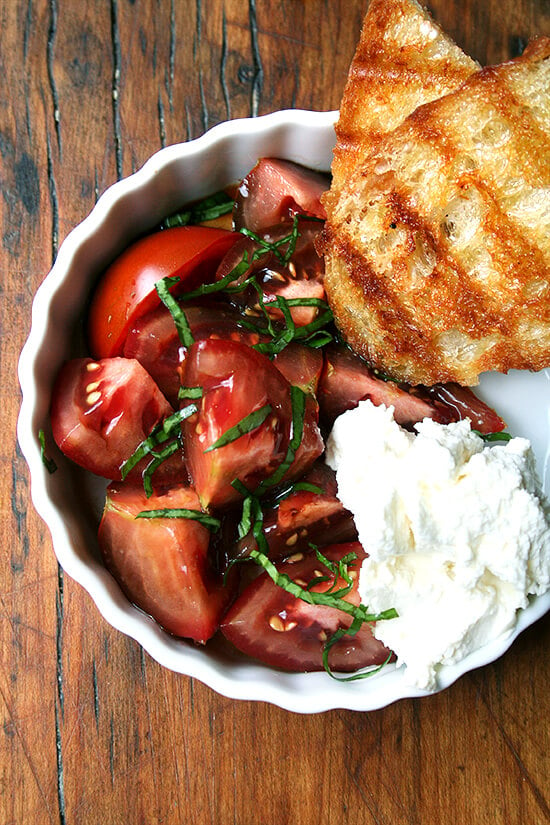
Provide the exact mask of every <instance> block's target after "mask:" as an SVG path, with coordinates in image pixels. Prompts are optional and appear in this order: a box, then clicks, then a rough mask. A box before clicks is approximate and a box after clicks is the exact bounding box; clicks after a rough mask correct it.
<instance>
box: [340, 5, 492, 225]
mask: <svg viewBox="0 0 550 825" xmlns="http://www.w3.org/2000/svg"><path fill="white" fill-rule="evenodd" d="M478 68H479V66H478V65H477V63H475V61H473V60H472V59H471V58H469V57H468V56H467V55H465V54H464V52H463V51H461V49H459V47H458V46H456V45H455V44H454V43H453V42H452V41H451V40H450V39H449V38H448V37H447V35H446V34H445V33H444V32H443V31H442V30H441V29H440V28H439V26H438V25H437V24H436V23H435V22H434V21H433V20H432V19H431V17H430V16H429V14H428V13H427V12H426V11H425V10H424V9H423V8H422V6H420V5H419V4H418V3H417V2H416V0H371V3H370V5H369V8H368V11H367V14H366V16H365V20H364V22H363V28H362V31H361V36H360V39H359V43H358V46H357V50H356V52H355V57H354V58H353V62H352V64H351V67H350V71H349V76H348V81H347V84H346V88H345V90H344V95H343V98H342V104H341V106H340V117H339V120H338V123H337V124H336V137H337V142H336V148H335V150H334V161H333V165H332V175H333V183H332V187H331V192H330V194H329V195H328V197H327V201H326V204H325V205H326V206H327V208H328V209H330V208H331V204H332V203H333V202H335V201H336V200H337V199H338V196H339V193H340V191H341V188H342V186H345V183H346V181H347V179H348V177H349V175H350V173H351V172H352V171H353V169H354V168H355V165H356V164H357V162H358V161H359V159H360V158H361V156H362V155H364V154H365V152H366V151H367V149H368V147H369V145H370V143H371V141H372V140H373V139H376V138H378V137H380V135H382V134H384V133H386V132H390V131H391V130H392V129H395V127H396V126H398V125H399V124H400V123H401V122H402V121H403V120H404V118H405V117H406V116H407V115H408V114H410V113H411V112H412V111H413V110H414V109H416V107H417V106H419V105H420V104H422V103H428V102H429V101H430V100H435V99H436V98H438V97H441V96H442V95H444V94H446V93H447V92H451V91H453V90H454V89H456V88H458V86H459V85H460V84H461V83H462V82H463V81H464V80H466V78H467V77H468V76H469V75H471V74H472V73H473V72H475V71H476V70H477V69H478Z"/></svg>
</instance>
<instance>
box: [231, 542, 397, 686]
mask: <svg viewBox="0 0 550 825" xmlns="http://www.w3.org/2000/svg"><path fill="white" fill-rule="evenodd" d="M322 552H323V555H324V556H326V557H327V558H328V559H330V560H331V561H333V562H338V561H339V560H340V559H341V558H343V556H344V555H346V554H347V553H350V552H354V553H356V554H357V561H356V562H353V563H352V564H351V565H350V567H349V568H348V569H349V570H350V571H352V575H354V576H355V577H356V576H357V574H358V571H359V565H360V563H361V561H362V560H363V559H364V558H365V552H364V550H363V548H362V547H361V545H360V544H358V543H352V544H335V545H332V546H330V547H325V548H323V550H322ZM300 555H302V554H300ZM278 570H279V572H281V573H286V574H287V575H288V576H289V577H290V578H291V579H292V580H293V581H295V582H297V583H298V584H300V585H301V586H302V587H303V588H304V589H305V588H306V587H307V585H308V584H309V583H310V582H311V581H312V580H313V579H314V578H315V577H316V576H318V575H319V573H321V575H322V576H325V575H326V576H328V577H329V581H327V582H323V583H321V584H318V585H315V586H313V587H312V588H311V590H312V591H313V592H324V591H325V590H328V589H329V588H330V587H331V585H332V584H333V582H334V576H333V575H332V574H331V573H330V572H329V570H328V568H326V567H325V566H324V565H322V564H321V563H320V562H319V561H318V559H317V557H316V555H315V554H314V553H313V554H310V555H308V556H302V558H301V559H299V560H298V561H296V562H286V563H285V564H282V565H280V566H279V567H278ZM336 586H337V588H339V587H344V586H345V581H344V580H343V579H339V580H338V583H337V585H336ZM345 598H346V600H347V601H349V602H351V603H352V604H355V605H357V604H359V594H358V592H357V579H356V580H355V583H354V586H353V588H352V590H350V592H349V593H348V594H347V595H346V597H345ZM350 624H351V617H350V616H349V615H348V614H347V613H343V612H342V611H341V610H338V609H337V608H333V607H324V606H319V605H310V604H307V603H306V602H304V601H302V600H301V599H297V598H295V597H294V596H292V595H290V594H289V593H287V592H286V591H285V590H283V589H282V588H281V587H279V586H278V585H276V584H275V583H274V582H273V581H272V579H271V578H270V577H269V576H268V575H267V573H262V575H261V576H258V578H257V579H255V580H254V581H253V582H252V583H251V584H249V585H248V587H247V588H246V589H245V590H244V591H243V593H242V594H241V595H240V596H239V597H238V599H237V601H236V602H235V603H234V604H233V606H232V607H231V608H230V609H229V611H228V613H227V614H226V616H225V618H224V619H223V621H222V625H221V630H222V633H223V634H224V636H225V637H226V638H227V639H229V641H230V642H232V644H234V645H235V647H236V648H238V649H239V650H240V651H241V652H242V653H245V654H246V655H247V656H252V657H253V658H255V659H259V660H260V661H261V662H265V664H267V665H270V666H272V667H279V668H282V669H283V670H290V671H300V672H307V671H314V670H323V647H324V645H325V642H326V641H327V639H330V637H331V636H332V635H333V634H334V633H335V632H336V631H337V630H338V629H339V628H340V627H349V626H350ZM389 654H390V651H389V650H388V649H387V648H386V647H384V645H383V644H382V643H381V642H379V641H377V640H376V639H375V638H374V636H373V635H372V632H371V629H370V627H369V625H366V624H364V625H363V626H362V627H361V629H360V630H359V632H358V633H357V634H356V635H355V636H349V637H347V636H344V637H343V638H342V639H341V640H340V641H338V642H336V644H335V645H334V646H333V647H332V648H331V651H330V654H329V665H330V667H331V669H332V670H334V671H354V670H359V669H360V668H362V667H367V666H369V665H378V664H382V663H383V662H385V661H386V659H387V658H388V656H389Z"/></svg>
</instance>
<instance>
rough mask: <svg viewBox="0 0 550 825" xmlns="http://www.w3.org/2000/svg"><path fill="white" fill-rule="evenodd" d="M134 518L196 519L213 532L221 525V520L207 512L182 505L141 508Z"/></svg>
mask: <svg viewBox="0 0 550 825" xmlns="http://www.w3.org/2000/svg"><path fill="white" fill-rule="evenodd" d="M136 518H186V519H191V520H192V521H198V522H199V523H200V524H202V526H203V527H207V528H208V530H210V531H212V532H213V533H217V532H218V530H219V529H220V527H221V521H220V519H218V518H214V516H209V515H208V513H202V512H201V511H200V510H187V509H185V508H183V507H166V508H164V509H161V510H142V511H141V513H138V514H137V515H136Z"/></svg>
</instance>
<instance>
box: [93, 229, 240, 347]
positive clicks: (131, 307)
mask: <svg viewBox="0 0 550 825" xmlns="http://www.w3.org/2000/svg"><path fill="white" fill-rule="evenodd" d="M239 237H240V235H238V234H237V233H234V232H227V231H226V230H224V229H212V228H210V227H205V226H178V227H173V228H172V229H164V230H162V231H161V232H155V233H153V234H152V235H147V236H146V237H145V238H141V239H140V240H138V241H136V242H135V243H133V244H132V245H131V246H129V247H128V248H127V249H126V250H125V251H124V252H122V254H121V255H119V257H118V258H117V259H116V260H115V261H114V262H113V263H112V264H111V265H110V266H109V267H108V269H107V270H106V271H105V273H104V275H103V277H102V278H101V280H100V282H99V284H98V286H97V288H96V291H95V293H94V295H93V298H92V302H91V306H90V313H89V318H88V335H89V343H90V349H91V351H92V354H93V355H94V356H95V357H96V358H110V357H112V356H115V355H121V354H122V347H123V344H124V340H125V338H126V336H127V334H128V331H129V330H130V328H131V326H132V324H133V323H134V322H135V320H136V319H137V318H139V317H140V316H141V315H144V314H145V313H146V312H148V311H149V310H151V309H153V308H154V307H156V306H158V305H159V304H160V298H159V297H158V294H157V291H156V289H155V283H156V282H157V281H160V280H161V279H162V278H166V277H175V276H178V277H179V278H181V282H180V283H179V284H176V285H175V286H174V287H173V289H172V291H173V292H174V293H178V292H182V291H184V290H191V289H194V288H195V287H196V286H198V285H199V284H200V283H203V282H207V281H212V280H214V274H215V272H216V267H217V265H218V264H219V262H220V261H221V259H222V258H223V256H224V255H225V253H226V252H227V251H228V250H229V249H230V248H231V246H232V245H233V244H234V243H235V241H236V240H237V239H238V238H239Z"/></svg>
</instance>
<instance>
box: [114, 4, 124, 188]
mask: <svg viewBox="0 0 550 825" xmlns="http://www.w3.org/2000/svg"><path fill="white" fill-rule="evenodd" d="M111 48H112V51H113V80H112V101H113V128H114V136H115V160H116V174H117V179H118V180H120V179H121V178H122V169H123V164H122V135H121V131H120V100H119V97H120V69H121V63H122V58H121V47H120V33H119V28H118V0H111Z"/></svg>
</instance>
